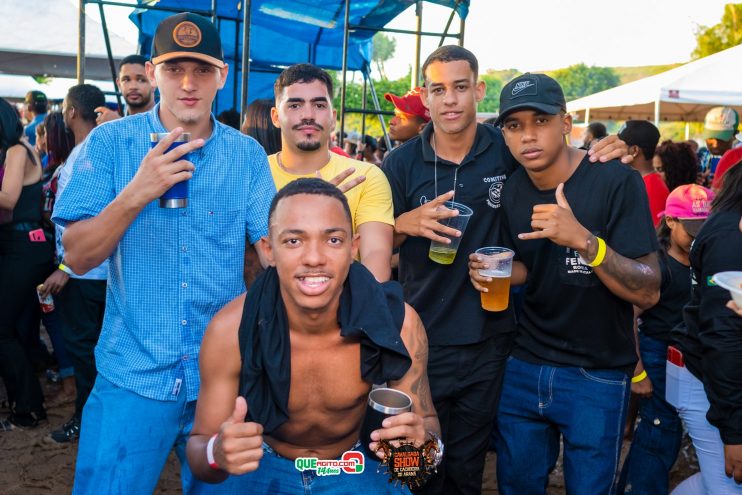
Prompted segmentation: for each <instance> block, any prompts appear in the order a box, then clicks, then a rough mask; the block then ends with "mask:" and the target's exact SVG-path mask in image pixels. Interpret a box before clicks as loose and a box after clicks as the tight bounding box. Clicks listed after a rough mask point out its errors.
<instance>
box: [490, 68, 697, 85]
mask: <svg viewBox="0 0 742 495" xmlns="http://www.w3.org/2000/svg"><path fill="white" fill-rule="evenodd" d="M681 65H683V64H667V65H644V66H639V67H611V69H613V70H614V71H615V72H616V74H617V75H618V77H619V78H620V80H621V84H626V83H629V82H631V81H636V80H637V79H642V78H644V77H648V76H653V75H655V74H659V73H660V72H665V71H667V70H670V69H674V68H675V67H680V66H681ZM534 72H538V73H550V72H554V71H553V70H550V71H540V70H539V71H534ZM485 74H486V75H488V76H491V77H493V78H495V79H499V80H501V81H503V82H504V83H506V82H508V81H509V80H511V79H512V78H514V77H515V76H517V75H519V74H520V72H519V71H518V70H516V69H504V70H496V69H487V70H486V71H485Z"/></svg>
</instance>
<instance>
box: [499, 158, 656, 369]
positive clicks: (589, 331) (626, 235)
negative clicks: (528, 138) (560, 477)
mask: <svg viewBox="0 0 742 495" xmlns="http://www.w3.org/2000/svg"><path fill="white" fill-rule="evenodd" d="M564 194H565V196H566V198H567V201H568V203H569V205H570V208H571V209H572V212H573V213H574V215H575V217H576V218H577V220H578V221H579V222H580V223H581V224H582V225H583V226H584V227H585V228H586V229H587V230H589V231H590V232H592V233H593V234H594V235H596V236H599V237H601V238H602V239H604V240H605V242H606V244H607V245H608V246H610V247H611V248H612V249H613V250H614V251H616V252H617V253H619V254H621V255H623V256H625V257H627V258H632V259H636V258H639V257H641V256H644V255H646V254H649V253H651V252H653V251H656V250H657V248H658V245H657V238H656V235H655V233H654V228H653V225H652V219H651V215H650V213H649V204H648V201H647V194H646V192H645V189H644V184H643V182H642V178H641V176H640V175H639V173H638V172H636V171H634V170H632V169H631V168H629V167H628V166H626V165H623V164H621V163H619V162H618V161H610V162H607V163H590V161H589V160H588V158H587V156H586V157H585V158H584V159H583V160H582V162H581V163H580V164H579V166H578V167H577V169H576V170H575V171H574V173H573V174H572V176H571V177H570V178H569V179H568V180H567V181H566V182H565V184H564ZM546 203H556V197H555V190H553V189H552V190H547V191H540V190H538V189H537V188H536V186H534V185H533V183H532V182H531V180H530V178H529V177H528V175H527V174H526V171H525V169H523V168H520V169H518V170H517V171H516V172H514V173H513V175H512V176H511V177H510V179H509V180H508V181H507V182H506V183H505V187H504V189H503V213H505V218H504V221H503V229H504V232H503V235H502V237H503V238H504V239H506V242H508V243H509V244H510V246H511V247H512V248H513V249H514V250H515V252H516V257H517V259H520V261H522V262H523V263H525V265H526V267H527V268H528V282H527V284H528V285H527V289H526V293H525V300H524V307H523V316H522V318H520V319H519V321H518V332H517V335H516V337H515V347H514V349H513V355H514V356H515V357H517V358H518V359H522V360H524V361H527V362H531V363H536V364H548V365H554V366H576V367H582V368H587V369H608V368H611V369H621V370H622V371H625V372H626V373H627V374H628V373H631V372H632V371H633V367H634V365H635V363H636V360H637V356H636V350H635V346H634V336H633V310H632V306H631V304H630V303H628V302H626V301H624V300H622V299H620V298H619V297H618V296H616V295H614V294H613V293H612V292H611V291H610V290H608V288H607V287H606V286H605V285H603V283H602V282H601V281H600V279H599V278H598V276H597V275H596V274H595V273H594V272H593V269H592V268H591V267H589V266H587V265H585V264H583V263H582V262H581V261H580V258H579V256H578V254H577V252H576V251H574V250H573V249H570V248H566V247H563V246H559V245H557V244H555V243H553V242H552V241H550V240H548V239H535V240H520V239H518V237H517V236H518V234H519V233H524V232H531V231H532V230H533V229H532V228H531V214H532V212H533V207H534V206H535V205H537V204H546Z"/></svg>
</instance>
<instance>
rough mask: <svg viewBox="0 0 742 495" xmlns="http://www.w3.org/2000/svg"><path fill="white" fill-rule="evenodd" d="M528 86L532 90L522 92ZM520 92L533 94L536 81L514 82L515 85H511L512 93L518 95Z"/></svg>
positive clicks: (535, 92)
mask: <svg viewBox="0 0 742 495" xmlns="http://www.w3.org/2000/svg"><path fill="white" fill-rule="evenodd" d="M528 88H533V90H531V91H528V92H526V93H523V91H525V90H527V89H528ZM520 94H523V95H535V94H537V91H536V81H519V82H517V83H515V86H513V91H512V95H513V96H518V95H520Z"/></svg>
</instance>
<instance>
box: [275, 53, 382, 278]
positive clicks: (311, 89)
mask: <svg viewBox="0 0 742 495" xmlns="http://www.w3.org/2000/svg"><path fill="white" fill-rule="evenodd" d="M273 89H274V93H275V95H276V106H275V107H274V108H273V109H272V110H271V115H272V118H273V125H275V126H276V127H279V128H280V129H281V151H280V152H278V153H276V154H275V155H271V156H269V157H268V163H270V168H271V174H272V175H273V181H274V182H275V184H276V190H279V189H281V188H282V187H283V186H285V185H286V184H288V183H289V182H291V181H292V180H295V179H298V178H300V177H317V176H320V177H322V178H323V179H325V180H327V181H329V182H333V183H335V184H337V183H338V182H340V181H341V180H343V179H346V178H347V179H348V181H347V182H345V183H343V184H341V185H340V188H341V190H344V191H345V195H346V197H347V198H348V204H349V205H350V211H351V215H352V217H353V218H352V219H353V231H354V232H357V233H358V234H360V241H361V242H360V249H359V253H360V260H361V263H363V265H364V266H365V267H366V268H368V269H369V271H370V272H371V273H373V274H374V276H375V277H376V279H377V280H378V281H380V282H384V281H386V280H389V277H390V275H391V265H390V263H391V257H392V241H393V234H394V211H393V207H392V192H391V189H390V187H389V182H388V181H387V179H386V176H385V175H384V173H383V172H382V171H381V169H379V168H378V167H377V166H376V165H374V164H372V163H366V162H360V161H357V160H353V159H351V158H346V157H343V156H340V155H337V154H335V153H332V152H330V150H329V147H328V146H329V145H328V143H329V140H330V134H331V133H332V131H333V130H334V127H335V121H336V118H337V114H336V112H335V110H334V109H333V108H332V94H333V90H332V78H331V77H330V75H329V74H328V73H327V72H325V71H324V70H322V69H320V68H319V67H317V66H314V65H311V64H297V65H292V66H291V67H288V68H287V69H286V70H284V71H283V72H282V73H281V75H280V76H279V77H278V79H276V83H275V85H274V87H273Z"/></svg>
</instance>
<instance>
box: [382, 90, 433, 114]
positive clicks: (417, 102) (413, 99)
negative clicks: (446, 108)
mask: <svg viewBox="0 0 742 495" xmlns="http://www.w3.org/2000/svg"><path fill="white" fill-rule="evenodd" d="M384 98H386V99H387V101H389V102H391V104H392V105H394V107H395V108H396V109H397V110H399V111H401V112H404V113H409V114H410V115H417V116H418V117H420V118H421V119H423V120H424V121H425V122H430V112H429V111H428V109H427V108H425V105H423V100H422V98H420V88H419V87H417V88H415V89H411V90H409V91H408V92H407V93H405V95H404V96H397V95H393V94H391V93H386V94H385V95H384Z"/></svg>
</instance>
